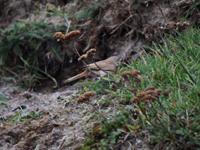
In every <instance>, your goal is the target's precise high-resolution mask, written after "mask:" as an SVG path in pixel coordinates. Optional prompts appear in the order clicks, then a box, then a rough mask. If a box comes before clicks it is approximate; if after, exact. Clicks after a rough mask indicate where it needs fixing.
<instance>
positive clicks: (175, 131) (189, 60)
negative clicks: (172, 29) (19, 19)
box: [82, 28, 200, 149]
mask: <svg viewBox="0 0 200 150" xmlns="http://www.w3.org/2000/svg"><path fill="white" fill-rule="evenodd" d="M199 33H200V32H199V29H197V28H191V29H187V30H185V31H184V32H182V33H179V32H176V33H175V34H176V37H175V36H174V35H171V36H169V35H168V36H167V35H166V36H165V37H164V38H163V39H162V40H163V44H162V45H158V44H156V43H153V47H149V50H150V52H149V53H145V52H144V55H142V56H141V59H140V61H138V62H136V61H135V60H133V61H132V63H131V64H129V65H127V66H126V67H124V68H123V69H121V71H120V72H118V74H116V75H113V76H111V77H110V78H109V79H108V80H98V81H95V82H91V83H86V84H83V85H84V86H86V87H87V88H88V89H89V90H92V91H95V90H96V91H99V90H101V91H106V92H107V93H108V95H109V96H111V97H112V98H110V101H109V106H107V105H106V107H105V105H101V104H105V103H102V101H101V103H99V105H100V106H102V107H100V108H101V109H98V111H96V113H97V112H99V111H101V115H100V114H99V113H97V114H96V115H99V117H100V118H104V119H105V118H109V119H105V120H104V121H101V120H100V121H98V120H96V122H98V123H97V124H96V125H94V126H93V128H92V129H88V131H87V133H88V139H87V140H86V141H85V143H84V144H83V145H82V149H84V148H88V147H89V148H90V149H92V148H97V147H98V148H99V149H109V148H110V149H112V148H116V147H117V146H119V145H120V142H119V140H118V138H119V137H120V136H125V135H124V134H123V133H121V132H118V131H126V132H130V133H131V132H132V131H135V133H136V134H137V133H139V131H143V130H147V131H148V132H147V133H146V134H147V135H148V137H150V138H149V139H144V140H145V141H146V142H149V143H151V144H154V145H155V146H159V147H160V148H161V149H173V148H174V149H192V148H196V147H200V142H199V141H200V137H199V136H198V134H197V133H199V132H200V120H199V114H200V105H199V100H200V94H199V93H200V59H199V58H200V51H199V48H200V44H199V43H198V42H197V41H198V39H199V38H200V34H199ZM134 70H139V71H140V74H137V75H135V76H133V74H131V71H134ZM136 79H138V80H136ZM120 80H121V82H120ZM111 81H112V82H111ZM112 84H114V85H112ZM111 85H112V86H111ZM152 87H153V88H152ZM147 88H148V89H147ZM151 88H152V89H151ZM105 100H106V101H108V99H105ZM103 106H104V107H103ZM108 108H109V109H112V111H109V112H108V111H106V110H107V109H108ZM125 108H126V109H125ZM124 114H126V115H125V116H124ZM102 115H103V116H104V117H102ZM99 117H97V118H99ZM93 119H94V120H95V118H93ZM107 124H110V125H109V126H107ZM136 127H138V128H136ZM91 132H94V133H95V136H91V135H90V133H91ZM113 132H114V133H113ZM112 133H113V134H114V135H116V136H112ZM102 134H103V135H102ZM129 138H133V137H129ZM111 141H112V142H111ZM113 143H114V144H113ZM121 144H123V142H122V143H121Z"/></svg>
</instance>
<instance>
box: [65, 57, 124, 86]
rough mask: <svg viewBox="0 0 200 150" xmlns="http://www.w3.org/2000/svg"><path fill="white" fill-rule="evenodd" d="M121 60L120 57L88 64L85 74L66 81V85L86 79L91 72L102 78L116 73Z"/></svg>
mask: <svg viewBox="0 0 200 150" xmlns="http://www.w3.org/2000/svg"><path fill="white" fill-rule="evenodd" d="M119 60H120V57H119V56H111V57H109V58H107V59H105V60H101V61H97V62H95V63H92V64H88V65H87V68H86V70H85V71H84V72H82V73H80V74H78V75H76V76H73V77H71V78H69V79H67V80H65V81H64V83H69V82H72V81H74V80H77V79H79V78H82V77H85V76H87V75H88V74H89V73H90V72H92V73H94V74H96V75H99V76H100V77H105V76H106V75H107V74H108V73H116V71H117V65H118V64H119Z"/></svg>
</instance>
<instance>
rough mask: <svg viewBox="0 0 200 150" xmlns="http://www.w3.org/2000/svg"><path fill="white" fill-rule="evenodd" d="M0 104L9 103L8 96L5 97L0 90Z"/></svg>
mask: <svg viewBox="0 0 200 150" xmlns="http://www.w3.org/2000/svg"><path fill="white" fill-rule="evenodd" d="M0 104H3V105H7V106H8V105H9V104H8V103H7V102H6V98H5V95H4V94H3V93H1V92H0Z"/></svg>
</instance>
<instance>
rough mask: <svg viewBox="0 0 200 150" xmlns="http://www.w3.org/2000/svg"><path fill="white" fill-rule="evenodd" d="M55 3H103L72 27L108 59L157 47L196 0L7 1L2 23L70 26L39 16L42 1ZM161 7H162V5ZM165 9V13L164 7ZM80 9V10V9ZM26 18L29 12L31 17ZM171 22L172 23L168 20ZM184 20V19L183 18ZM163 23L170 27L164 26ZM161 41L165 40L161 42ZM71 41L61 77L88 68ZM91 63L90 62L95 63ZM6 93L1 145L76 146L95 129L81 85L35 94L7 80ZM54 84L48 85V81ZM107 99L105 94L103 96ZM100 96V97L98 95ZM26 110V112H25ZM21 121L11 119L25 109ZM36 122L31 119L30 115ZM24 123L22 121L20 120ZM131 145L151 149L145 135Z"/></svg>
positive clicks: (0, 111)
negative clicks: (143, 139) (155, 43)
mask: <svg viewBox="0 0 200 150" xmlns="http://www.w3.org/2000/svg"><path fill="white" fill-rule="evenodd" d="M40 3H41V4H43V5H44V6H45V5H46V4H47V3H51V4H53V6H54V7H56V8H58V6H64V9H65V11H66V13H67V12H68V13H69V12H70V10H73V12H74V13H76V14H78V13H79V12H81V11H82V9H81V7H82V5H84V6H86V7H89V6H93V5H95V6H98V7H99V9H97V12H96V14H95V16H94V17H93V18H92V19H82V20H78V21H76V20H74V16H73V15H69V18H68V19H69V20H70V21H71V26H74V25H77V24H79V25H83V26H80V27H77V29H79V30H80V31H81V35H80V37H79V38H78V39H77V40H76V41H75V47H76V48H77V49H78V51H79V52H80V53H81V54H83V53H85V52H86V51H87V50H89V49H90V48H96V49H97V53H96V55H95V57H94V59H95V60H96V61H97V60H102V59H105V58H107V57H109V56H112V55H120V56H122V57H124V58H126V57H130V56H131V57H132V58H134V59H138V56H139V55H140V54H141V53H142V52H143V49H145V47H146V46H148V45H151V44H152V41H153V40H154V39H155V36H156V37H160V36H161V35H163V34H164V33H170V30H173V29H174V28H177V26H176V22H177V21H178V19H179V16H180V15H181V14H182V13H183V12H184V11H185V10H184V9H183V6H186V7H185V8H187V6H188V5H189V4H190V3H192V1H183V0H182V1H180V0H173V1H172V0H171V1H170V0H166V1H165V0H163V1H151V0H150V1H145V2H142V1H141V2H138V3H134V2H128V1H123V2H121V1H106V0H105V1H103V2H98V3H94V1H91V2H87V3H81V2H80V1H78V0H77V1H74V2H68V1H57V3H55V2H54V1H50V0H49V1H48V0H46V1H19V0H18V1H14V0H12V1H9V2H8V1H4V0H3V1H1V2H0V8H1V10H0V15H1V16H0V22H1V24H0V26H1V27H2V28H5V27H7V26H11V25H12V23H13V21H14V20H26V21H33V20H36V21H39V20H42V19H44V20H45V22H47V23H49V24H52V25H61V26H62V25H65V23H66V20H65V19H63V18H62V17H58V16H52V17H46V15H45V14H34V13H33V10H37V9H38V7H36V4H38V5H39V4H40ZM159 7H160V8H159ZM160 9H161V10H162V12H163V14H164V17H163V15H162V13H161V11H160ZM74 10H75V11H74ZM25 16H28V17H27V18H25ZM166 21H167V22H166ZM180 21H181V20H180ZM160 27H166V29H165V30H160ZM158 42H159V41H158ZM70 44H73V46H74V43H69V46H66V47H65V49H66V51H65V56H66V57H65V60H64V62H65V63H64V69H63V70H62V71H61V72H60V75H59V76H58V78H61V80H63V79H66V78H69V77H70V76H73V75H75V74H77V73H78V72H80V71H82V67H80V66H81V65H80V63H78V62H77V58H78V56H76V55H75V54H74V53H73V52H72V51H70V50H69V49H70V46H72V45H70ZM89 62H90V61H89ZM0 86H1V87H0V91H1V93H2V94H4V95H5V99H6V100H7V102H8V104H9V105H8V106H6V105H0V119H1V120H0V124H1V126H0V149H2V150H3V149H5V150H6V149H13V150H17V149H19V150H21V149H24V150H26V149H27V150H29V149H41V150H42V149H49V150H54V149H55V150H57V149H75V148H76V147H77V146H78V145H79V144H81V142H82V141H83V140H84V139H85V137H86V134H85V132H84V128H85V126H88V127H90V124H91V123H90V121H89V120H88V123H87V124H85V121H86V120H87V119H88V118H89V117H88V116H90V115H91V114H92V113H93V111H92V110H93V106H92V104H91V103H81V104H77V103H76V101H75V100H76V99H77V98H78V96H79V95H80V94H79V90H80V87H79V86H78V85H77V84H75V85H73V86H71V85H67V86H65V87H61V88H59V89H56V90H52V89H51V88H49V87H47V88H45V87H43V88H42V89H41V88H40V92H30V91H25V90H24V89H20V88H19V87H18V85H17V84H16V83H13V82H10V83H9V82H7V81H3V80H2V81H1V83H0ZM47 86H48V84H47ZM99 96H100V97H102V96H103V95H99ZM97 98H98V97H97ZM21 109H23V110H21ZM20 111H22V112H21V113H20V115H19V117H18V120H16V123H15V124H11V123H7V124H4V123H5V122H9V119H10V118H11V117H12V116H14V115H16V114H17V113H18V112H20ZM33 117H35V119H34V120H31V121H29V119H30V118H33ZM19 122H20V123H19ZM130 143H135V144H133V145H131V146H130V144H128V143H125V144H124V145H123V146H122V147H121V148H122V149H127V148H129V149H132V148H135V149H151V148H150V147H147V146H146V145H145V144H142V142H141V139H139V138H134V137H133V138H132V140H130Z"/></svg>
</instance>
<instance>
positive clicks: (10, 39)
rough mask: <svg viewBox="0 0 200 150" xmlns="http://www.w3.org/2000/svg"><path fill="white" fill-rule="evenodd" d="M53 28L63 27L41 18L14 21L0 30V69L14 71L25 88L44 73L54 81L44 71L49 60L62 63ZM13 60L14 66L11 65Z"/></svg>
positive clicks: (37, 81)
mask: <svg viewBox="0 0 200 150" xmlns="http://www.w3.org/2000/svg"><path fill="white" fill-rule="evenodd" d="M57 28H58V29H59V30H61V31H64V30H63V29H62V28H61V27H53V26H49V25H47V24H46V23H44V21H40V22H29V23H26V22H15V23H14V25H13V26H12V27H11V28H8V29H4V30H0V35H1V38H0V47H1V49H0V70H1V72H5V71H7V72H9V73H10V74H12V75H14V76H15V77H16V78H17V79H18V81H20V83H21V85H22V86H23V87H25V88H29V89H31V88H32V87H34V86H35V85H36V84H38V83H39V80H41V79H46V78H47V77H49V78H51V79H52V80H54V81H55V79H53V78H52V77H51V76H50V75H49V74H48V73H47V72H48V70H47V68H49V66H51V67H52V64H51V62H52V61H54V62H57V63H62V56H61V52H60V51H58V50H57V49H58V46H59V45H58V42H56V41H55V40H54V37H53V33H54V32H55V31H56V30H57ZM42 55H43V56H42ZM46 59H48V61H49V63H47V61H46ZM13 64H14V65H16V64H17V65H18V66H16V68H13ZM54 64H56V63H54ZM44 76H46V78H45V77H44Z"/></svg>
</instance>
